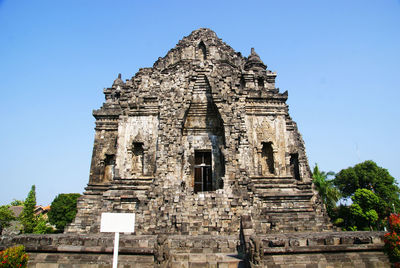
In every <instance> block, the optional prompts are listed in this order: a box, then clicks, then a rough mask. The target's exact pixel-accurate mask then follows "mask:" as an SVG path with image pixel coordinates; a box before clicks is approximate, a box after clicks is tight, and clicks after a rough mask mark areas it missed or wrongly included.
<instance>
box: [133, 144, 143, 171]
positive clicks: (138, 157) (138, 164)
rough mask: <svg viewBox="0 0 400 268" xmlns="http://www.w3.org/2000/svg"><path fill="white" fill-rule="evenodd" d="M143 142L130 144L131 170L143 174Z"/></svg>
mask: <svg viewBox="0 0 400 268" xmlns="http://www.w3.org/2000/svg"><path fill="white" fill-rule="evenodd" d="M143 155H144V150H143V143H141V142H134V143H133V144H132V172H134V173H136V174H139V175H140V174H143V158H144V157H143Z"/></svg>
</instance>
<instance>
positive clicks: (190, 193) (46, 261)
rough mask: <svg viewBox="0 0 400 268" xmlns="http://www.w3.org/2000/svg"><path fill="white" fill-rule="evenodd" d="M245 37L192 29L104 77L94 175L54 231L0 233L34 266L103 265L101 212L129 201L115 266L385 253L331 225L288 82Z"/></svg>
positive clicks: (282, 261)
mask: <svg viewBox="0 0 400 268" xmlns="http://www.w3.org/2000/svg"><path fill="white" fill-rule="evenodd" d="M275 78H276V73H274V72H271V71H269V70H268V69H267V66H266V65H265V64H264V63H263V61H262V60H261V59H260V57H259V56H258V55H257V53H256V52H255V50H254V49H251V53H250V55H249V56H248V57H243V56H242V55H241V54H240V53H238V52H235V51H234V50H233V49H232V48H231V47H230V46H228V45H227V44H225V43H224V42H222V41H221V39H219V38H218V37H217V36H216V34H215V33H214V32H213V31H211V30H209V29H198V30H196V31H193V32H192V33H191V34H190V35H189V36H187V37H184V38H183V39H182V40H181V41H179V43H178V44H177V45H176V47H175V48H173V49H171V50H170V51H169V52H168V53H167V55H166V56H165V57H163V58H159V59H158V60H157V61H156V62H155V63H154V66H153V67H152V68H143V69H140V70H139V72H138V73H137V74H136V75H135V76H133V77H132V78H131V79H129V80H126V81H123V80H122V79H121V76H120V75H119V76H118V78H117V79H116V80H115V81H114V83H113V85H112V87H110V88H107V89H105V90H104V94H105V99H106V101H105V103H104V104H103V106H102V107H101V108H100V109H98V110H95V111H94V112H93V115H94V117H95V118H96V128H95V139H94V147H93V156H92V162H91V168H90V177H89V183H88V186H87V187H86V191H85V192H84V195H83V196H82V197H81V198H80V199H79V200H78V213H77V215H76V218H75V220H74V222H72V223H71V224H70V225H69V226H68V227H67V228H66V230H65V232H64V233H63V234H47V235H37V234H31V235H29V234H27V235H18V236H0V250H2V249H5V248H6V247H9V246H12V245H15V244H22V245H24V246H25V248H26V250H27V252H28V253H29V267H30V268H71V267H85V268H108V267H110V268H111V264H112V262H113V261H112V251H113V246H112V245H113V234H110V233H100V230H99V229H100V228H99V225H100V215H101V213H102V212H125V213H135V214H136V222H135V233H133V234H132V233H125V234H121V239H120V246H119V252H120V256H119V267H124V268H133V267H141V268H150V267H172V268H180V267H187V268H194V267H208V268H211V267H213V268H216V267H219V268H224V267H229V268H231V267H274V268H278V267H282V268H283V267H390V263H389V261H388V258H387V257H386V256H385V255H384V253H383V252H382V248H383V235H384V232H338V231H337V230H335V229H334V228H333V227H332V225H331V224H330V222H329V219H328V217H327V215H326V211H325V208H324V205H323V204H322V203H321V200H320V197H319V196H318V194H317V193H316V191H315V190H314V188H313V184H312V179H311V172H310V168H309V166H308V163H307V157H306V153H305V148H304V142H303V140H302V138H301V135H300V133H299V131H298V129H297V126H296V123H295V122H294V121H293V120H292V119H291V117H290V116H289V110H288V106H287V104H286V100H287V98H288V94H287V92H283V93H281V92H280V91H279V89H278V88H276V87H275Z"/></svg>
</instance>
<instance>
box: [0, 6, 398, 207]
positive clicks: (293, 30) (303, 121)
mask: <svg viewBox="0 0 400 268" xmlns="http://www.w3.org/2000/svg"><path fill="white" fill-rule="evenodd" d="M200 27H207V28H211V29H212V30H214V31H215V32H216V33H217V35H218V36H219V37H220V38H222V39H223V41H225V42H226V43H228V44H229V45H230V46H231V47H232V48H233V49H235V50H236V51H240V52H242V54H243V55H248V54H249V53H250V48H251V47H255V49H256V52H257V53H258V54H259V55H260V57H261V58H262V60H263V61H264V62H265V63H266V64H267V65H268V68H269V69H270V70H272V71H276V72H277V73H278V77H277V87H279V88H280V90H281V92H283V91H285V90H288V91H289V100H288V104H289V105H290V114H291V116H292V118H293V119H294V120H295V121H296V122H297V124H298V127H299V130H300V132H301V133H302V135H303V138H304V140H305V143H306V149H307V154H308V158H309V163H310V165H311V166H314V163H318V164H319V166H320V168H321V169H322V170H325V171H329V170H332V171H335V172H338V171H340V170H341V169H343V168H347V167H349V166H353V165H354V164H356V163H359V162H362V161H364V160H368V159H372V160H374V161H376V162H377V163H378V165H380V166H382V167H384V168H387V169H388V170H389V172H390V173H391V174H392V175H393V176H394V177H395V178H396V179H400V165H399V149H400V142H399V132H400V126H399V118H400V109H399V108H398V106H399V99H400V93H399V92H400V83H399V78H400V0H380V1H377V0H360V1H358V0H352V1H348V0H337V1H318V0H314V1H311V0H305V1H298V0H296V1H295V0H293V1H290V0H284V1H269V0H268V1H246V2H245V1H208V0H204V1H102V0H96V1H89V0H85V1H45V0H40V1H24V0H21V1H12V0H0V44H1V45H0V92H1V105H0V112H1V115H2V122H1V131H0V148H1V154H0V162H1V164H2V172H1V175H0V179H1V185H2V186H1V187H0V204H5V203H9V202H10V201H12V200H13V199H24V198H25V197H26V195H27V193H28V191H29V189H30V187H31V185H32V184H35V185H36V189H37V200H38V203H39V204H43V205H45V204H49V203H51V201H52V200H53V199H54V197H55V196H56V195H57V194H59V193H69V192H79V193H81V192H83V190H84V187H85V186H86V184H87V182H88V177H89V166H90V158H91V152H92V146H93V138H94V118H93V117H92V115H91V112H92V110H93V109H98V108H99V107H100V106H101V105H102V103H103V100H104V95H103V93H102V90H103V88H105V87H109V86H111V84H112V82H113V80H114V79H115V78H116V76H117V74H118V73H122V77H123V79H127V78H131V77H132V76H134V75H135V73H136V72H137V71H138V69H139V68H141V67H151V66H152V65H153V63H154V61H155V60H157V58H158V57H160V56H164V55H165V54H166V53H167V51H168V50H169V49H171V48H173V47H174V46H175V44H176V43H177V42H178V40H180V39H182V37H184V36H187V35H189V34H190V33H191V32H192V31H193V30H195V29H197V28H200Z"/></svg>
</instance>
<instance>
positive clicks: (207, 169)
mask: <svg viewBox="0 0 400 268" xmlns="http://www.w3.org/2000/svg"><path fill="white" fill-rule="evenodd" d="M194 156H195V166H194V192H195V193H198V192H205V191H213V190H214V189H213V183H212V168H211V167H212V165H211V151H195V153H194Z"/></svg>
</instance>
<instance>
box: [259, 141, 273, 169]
mask: <svg viewBox="0 0 400 268" xmlns="http://www.w3.org/2000/svg"><path fill="white" fill-rule="evenodd" d="M257 152H258V159H259V174H260V175H261V176H270V175H276V168H275V157H274V153H275V151H274V147H273V143H272V142H270V141H269V142H262V143H261V146H259V147H258V148H257Z"/></svg>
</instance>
